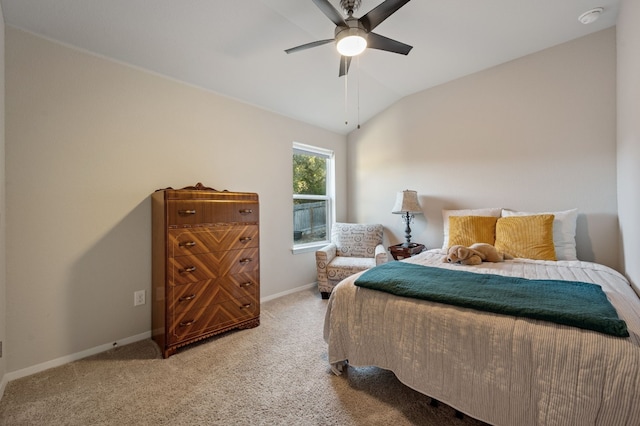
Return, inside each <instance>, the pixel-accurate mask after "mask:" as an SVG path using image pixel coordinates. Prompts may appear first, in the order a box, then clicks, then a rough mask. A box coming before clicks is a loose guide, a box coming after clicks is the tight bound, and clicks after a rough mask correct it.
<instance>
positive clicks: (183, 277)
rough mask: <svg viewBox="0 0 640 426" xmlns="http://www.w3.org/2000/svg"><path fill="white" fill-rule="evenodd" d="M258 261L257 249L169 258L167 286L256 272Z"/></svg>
mask: <svg viewBox="0 0 640 426" xmlns="http://www.w3.org/2000/svg"><path fill="white" fill-rule="evenodd" d="M259 261H260V259H259V249H258V248H257V247H253V248H247V249H243V250H229V251H219V252H212V253H203V254H195V255H190V256H178V257H170V258H168V259H167V262H168V269H169V270H168V271H167V276H168V278H169V285H185V284H191V283H196V282H198V281H204V280H207V279H213V278H218V277H220V276H223V275H228V274H238V273H242V272H250V271H257V270H258V269H259V267H260V265H259Z"/></svg>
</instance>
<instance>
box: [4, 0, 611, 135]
mask: <svg viewBox="0 0 640 426" xmlns="http://www.w3.org/2000/svg"><path fill="white" fill-rule="evenodd" d="M0 2H1V3H2V11H3V13H4V18H5V22H6V24H8V25H12V26H15V27H18V28H22V29H25V30H28V31H31V32H33V33H37V34H40V35H42V36H44V37H47V38H50V39H53V40H58V41H60V42H62V43H65V44H68V45H71V46H75V47H78V48H80V49H84V50H87V51H90V52H93V53H96V54H98V55H102V56H105V57H109V58H113V59H115V60H117V61H120V62H124V63H127V64H131V65H133V66H136V67H139V68H143V69H146V70H150V71H153V72H155V73H158V74H161V75H164V76H168V77H170V78H173V79H176V80H179V81H183V82H186V83H189V84H192V85H195V86H198V87H201V88H205V89H208V90H211V91H213V92H216V93H219V94H223V95H226V96H229V97H231V98H234V99H238V100H241V101H244V102H247V103H250V104H253V105H256V106H260V107H262V108H266V109H268V110H271V111H274V112H277V113H280V114H283V115H286V116H289V117H292V118H296V119H299V120H301V121H304V122H307V123H311V124H314V125H317V126H320V127H323V128H326V129H329V130H332V131H334V132H338V133H342V134H346V133H348V132H349V131H351V130H353V129H354V128H355V126H356V125H357V124H358V121H360V122H361V123H365V122H366V121H367V120H368V119H369V118H371V117H373V116H374V115H376V114H377V113H379V112H380V111H382V110H384V109H386V108H387V107H389V106H390V105H391V104H393V103H394V102H396V101H398V100H399V99H401V98H402V97H404V96H407V95H410V94H412V93H416V92H419V91H421V90H424V89H427V88H429V87H432V86H435V85H438V84H441V83H444V82H447V81H450V80H453V79H456V78H459V77H461V76H464V75H467V74H470V73H473V72H476V71H480V70H482V69H486V68H489V67H492V66H494V65H497V64H500V63H504V62H506V61H509V60H512V59H515V58H518V57H521V56H524V55H527V54H530V53H533V52H536V51H539V50H542V49H545V48H547V47H551V46H554V45H556V44H559V43H563V42H565V41H568V40H571V39H574V38H577V37H581V36H584V35H586V34H589V33H592V32H595V31H599V30H602V29H604V28H608V27H610V26H612V25H615V22H616V19H617V14H618V5H619V0H413V1H410V2H409V3H407V4H406V5H405V6H403V7H402V8H401V9H400V10H398V11H397V12H396V13H395V14H393V15H392V16H391V17H389V18H388V19H387V20H386V21H385V22H383V23H382V24H381V25H380V26H378V27H377V28H376V29H375V32H376V33H378V34H381V35H384V36H386V37H389V38H393V39H396V40H398V41H401V42H404V43H407V44H410V45H412V46H413V50H412V51H411V52H410V53H409V55H408V56H403V55H398V54H393V53H389V52H384V51H378V50H372V49H370V50H367V51H366V52H365V53H364V54H362V55H361V56H360V58H359V66H358V64H357V60H356V59H354V61H353V62H352V64H351V70H350V72H349V79H348V80H347V84H348V93H349V95H348V98H347V100H346V102H345V79H344V78H338V66H339V55H338V53H337V52H336V51H335V46H334V45H333V44H326V45H324V46H320V47H316V48H313V49H309V50H305V51H302V52H298V53H295V54H291V55H287V54H285V53H284V50H285V49H287V48H290V47H294V46H297V45H300V44H304V43H308V42H312V41H315V40H320V39H327V38H332V37H333V31H334V24H333V23H332V22H331V21H330V20H329V19H328V18H327V17H326V16H325V15H324V14H323V13H322V12H321V11H320V10H319V9H318V8H317V7H316V6H315V4H314V3H313V2H312V1H311V0H0ZM331 3H332V4H333V5H334V6H335V7H336V9H338V10H340V7H339V0H331ZM379 3H381V0H362V6H361V8H360V10H359V11H357V12H356V13H355V14H354V16H357V17H360V16H362V15H364V14H365V13H366V12H368V11H369V10H371V9H372V8H373V7H375V6H377V5H378V4H379ZM598 6H601V7H604V13H603V14H602V15H601V17H600V19H599V20H598V21H596V22H595V23H593V24H590V25H584V24H581V23H580V22H578V16H579V15H580V14H581V13H583V12H585V11H587V10H589V9H591V8H594V7H598ZM358 92H359V102H358ZM345 105H346V107H345ZM358 111H359V112H358ZM358 115H359V119H358ZM345 120H346V121H348V124H346V125H345Z"/></svg>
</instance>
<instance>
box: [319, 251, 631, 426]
mask: <svg viewBox="0 0 640 426" xmlns="http://www.w3.org/2000/svg"><path fill="white" fill-rule="evenodd" d="M443 256H444V252H443V251H442V250H430V251H427V252H423V253H421V254H420V255H417V256H415V257H412V258H409V259H406V260H404V262H410V263H417V264H422V265H427V266H437V267H441V268H450V269H463V270H466V271H470V272H480V273H483V274H497V275H504V276H516V277H524V278H531V279H553V280H566V281H580V282H588V283H593V284H598V285H600V286H601V287H602V289H603V291H604V292H605V294H606V295H607V298H608V299H609V301H610V302H611V304H612V305H613V306H614V307H615V309H616V312H617V313H618V316H619V317H620V318H621V319H622V320H624V321H625V322H626V325H627V329H628V331H629V334H630V336H629V337H626V338H621V337H614V336H610V335H606V334H602V333H599V332H597V331H591V330H585V329H581V328H577V327H572V326H567V325H560V324H555V323H552V322H547V321H542V320H534V319H527V318H522V317H514V316H509V315H500V314H494V313H489V312H483V311H477V310H474V309H470V308H462V307H456V306H451V305H446V304H442V303H436V302H430V301H425V300H419V299H413V298H407V297H401V296H395V295H393V294H389V293H386V292H381V291H376V290H370V289H366V288H360V287H357V286H355V285H354V284H353V283H354V281H355V280H356V279H357V278H358V277H359V275H361V274H356V275H354V276H351V277H349V278H347V279H346V280H344V281H342V282H341V283H340V284H338V285H337V286H336V287H335V288H334V290H333V292H332V294H331V297H330V299H329V302H328V306H327V313H326V318H325V324H324V338H325V341H326V342H327V344H328V358H329V362H330V364H331V366H332V370H333V371H334V372H335V373H336V374H340V372H341V371H342V369H343V368H344V366H345V365H347V362H348V364H349V365H352V366H371V365H374V366H378V367H381V368H384V369H388V370H391V371H393V372H394V373H395V375H396V376H397V377H398V379H399V380H400V381H402V382H403V383H404V384H406V385H407V386H409V387H411V388H413V389H415V390H417V391H419V392H421V393H424V394H426V395H428V396H431V397H433V398H436V399H438V400H440V401H442V402H444V403H446V404H448V405H451V406H452V407H454V408H456V409H457V410H459V411H462V412H464V413H466V414H468V415H470V416H472V417H474V418H477V419H479V420H482V421H485V422H488V423H491V424H494V425H505V426H512V425H587V424H597V425H618V424H620V425H625V424H629V425H631V424H639V422H640V420H639V419H640V399H639V398H638V397H637V395H636V391H637V390H638V389H640V299H638V296H637V295H636V293H635V292H634V291H633V289H632V288H631V286H630V285H629V282H628V281H627V280H626V279H625V278H624V276H622V275H621V274H619V273H618V272H616V271H615V270H613V269H611V268H608V267H606V266H603V265H600V264H596V263H591V262H583V261H536V260H527V259H515V260H509V261H506V262H501V263H482V264H481V265H477V266H462V265H451V264H446V263H443V262H442V258H443Z"/></svg>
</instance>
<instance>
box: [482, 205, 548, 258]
mask: <svg viewBox="0 0 640 426" xmlns="http://www.w3.org/2000/svg"><path fill="white" fill-rule="evenodd" d="M553 219H554V216H553V215H552V214H541V215H534V216H511V217H501V218H499V219H498V220H497V222H496V242H495V247H496V249H497V250H498V251H499V252H502V253H506V254H510V255H511V256H513V257H521V258H525V259H535V260H556V250H555V247H554V244H553Z"/></svg>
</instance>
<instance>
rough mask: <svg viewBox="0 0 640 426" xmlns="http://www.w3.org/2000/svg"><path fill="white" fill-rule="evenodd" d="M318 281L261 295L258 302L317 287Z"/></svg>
mask: <svg viewBox="0 0 640 426" xmlns="http://www.w3.org/2000/svg"><path fill="white" fill-rule="evenodd" d="M317 285H318V283H311V284H306V285H303V286H301V287H296V288H292V289H291V290H287V291H283V292H281V293H276V294H272V295H271V296H267V297H261V298H260V303H263V302H268V301H269V300H273V299H277V298H279V297H282V296H286V295H287V294H293V293H297V292H299V291H303V290H308V289H310V288H313V287H317Z"/></svg>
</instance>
